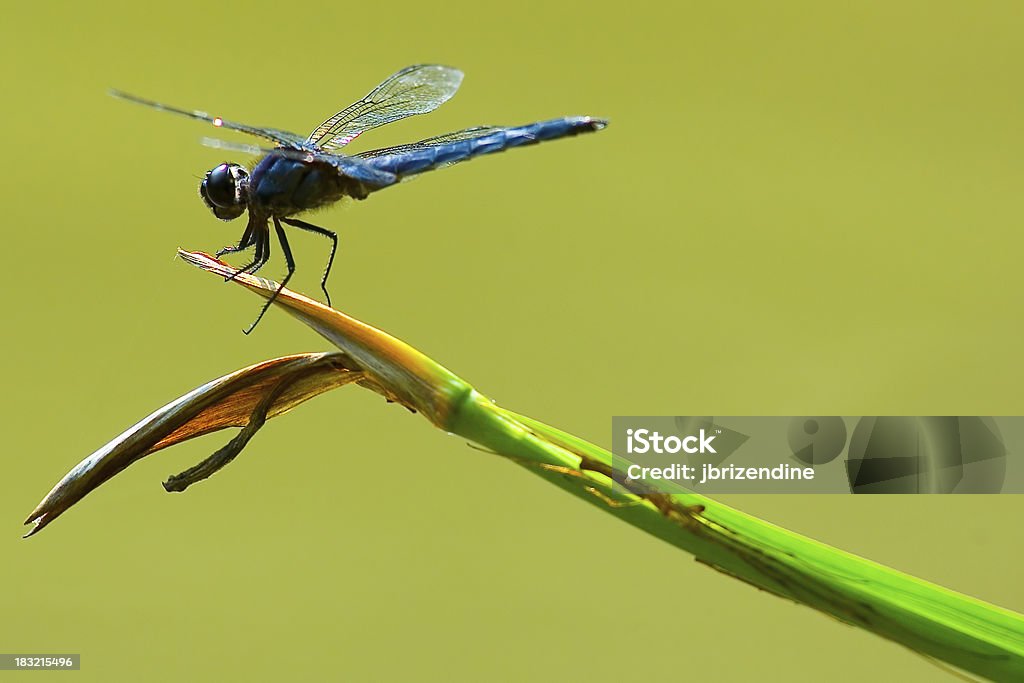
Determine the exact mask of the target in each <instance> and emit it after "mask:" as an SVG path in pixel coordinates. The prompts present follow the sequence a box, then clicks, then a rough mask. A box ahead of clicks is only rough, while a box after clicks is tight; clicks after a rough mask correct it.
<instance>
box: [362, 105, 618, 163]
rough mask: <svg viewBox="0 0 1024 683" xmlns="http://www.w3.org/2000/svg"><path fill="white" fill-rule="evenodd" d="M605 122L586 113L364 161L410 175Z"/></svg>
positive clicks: (590, 128)
mask: <svg viewBox="0 0 1024 683" xmlns="http://www.w3.org/2000/svg"><path fill="white" fill-rule="evenodd" d="M606 125H607V122H606V121H604V120H602V119H594V118H591V117H589V116H566V117H563V118H560V119H551V120H550V121H539V122H537V123H530V124H527V125H525V126H513V127H509V128H500V129H498V130H491V131H489V132H481V135H480V137H473V138H469V139H465V140H457V141H453V142H450V143H447V144H443V143H442V144H436V143H435V144H432V145H430V146H424V147H420V148H417V147H416V145H410V146H409V147H407V148H405V149H401V150H396V151H395V152H394V153H392V154H381V155H380V156H374V157H368V158H366V161H368V162H370V163H371V164H373V166H374V167H376V168H377V169H379V170H381V171H386V172H388V173H393V174H395V175H397V176H410V175H414V174H417V173H423V172H424V171H430V170H432V169H435V168H438V167H440V166H447V165H449V164H455V163H458V162H460V161H465V160H467V159H472V158H474V157H477V156H481V155H484V154H491V153H493V152H501V151H504V150H506V149H511V148H512V147H521V146H523V145H531V144H535V143H538V142H544V141H545V140H555V139H557V138H562V137H567V136H570V135H579V134H580V133H589V132H592V131H596V130H601V129H602V128H604V127H605V126H606ZM424 142H427V141H424Z"/></svg>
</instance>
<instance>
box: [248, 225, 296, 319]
mask: <svg viewBox="0 0 1024 683" xmlns="http://www.w3.org/2000/svg"><path fill="white" fill-rule="evenodd" d="M274 231H275V232H276V233H277V239H278V240H279V241H280V242H281V253H283V254H284V260H285V263H287V264H288V274H287V275H285V276H284V279H283V280H281V283H280V284H279V285H278V286H277V289H275V290H274V293H273V294H272V295H271V296H270V298H269V299H267V301H266V303H264V304H263V308H261V309H260V314H259V315H258V316H256V320H253V321H252V325H249V328H248V329H246V330H242V331H243V332H244V333H245V334H250V333H251V332H252V331H253V330H255V329H256V325H258V324H259V322H260V320H262V319H263V314H264V313H266V312H267V309H268V308H270V304H272V303H274V301H275V300H276V299H277V295H278V294H280V293H281V290H282V289H284V286H285V285H287V284H288V281H289V280H291V279H292V275H293V274H294V273H295V259H294V258H292V248H291V246H289V245H288V236H287V235H285V234H284V228H282V227H281V222H280V221H279V220H278V219H277V218H276V217H275V218H274ZM265 241H266V242H267V245H266V253H267V255H268V257H269V253H270V245H269V242H270V240H269V239H267V240H265ZM257 249H259V246H258V245H257ZM266 262H267V259H266V258H264V259H263V263H266ZM263 263H261V264H260V266H262V265H263ZM258 268H259V266H257V269H258ZM236 275H237V273H236Z"/></svg>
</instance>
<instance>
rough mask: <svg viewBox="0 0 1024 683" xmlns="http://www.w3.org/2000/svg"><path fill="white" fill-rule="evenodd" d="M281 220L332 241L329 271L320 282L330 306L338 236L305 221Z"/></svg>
mask: <svg viewBox="0 0 1024 683" xmlns="http://www.w3.org/2000/svg"><path fill="white" fill-rule="evenodd" d="M281 220H282V221H284V222H285V223H287V224H288V225H290V226H292V227H295V228H299V229H300V230H307V231H309V232H314V233H316V234H317V235H322V236H324V237H326V238H327V239H329V240H331V242H332V244H331V257H330V258H329V259H327V270H325V271H324V277H323V279H322V280H320V289H322V290H324V296H326V297H327V305H328V306H330V305H331V293H330V292H328V291H327V278H328V277H329V276H330V274H331V266H333V265H334V254H335V253H336V252H337V251H338V234H337V233H335V232H332V231H331V230H327V229H326V228H321V227H319V226H316V225H312V224H310V223H307V222H305V221H300V220H299V219H297V218H282V219H281Z"/></svg>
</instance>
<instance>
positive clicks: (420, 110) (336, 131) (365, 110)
mask: <svg viewBox="0 0 1024 683" xmlns="http://www.w3.org/2000/svg"><path fill="white" fill-rule="evenodd" d="M461 84H462V72H461V71H459V70H458V69H453V68H451V67H448V66H441V65H438V64H417V65H415V66H408V67H406V68H404V69H402V70H401V71H399V72H398V73H396V74H394V75H392V76H390V77H389V78H388V79H387V80H385V81H384V82H383V83H381V84H380V85H378V86H377V87H376V88H374V89H373V90H372V91H371V92H370V94H368V95H367V96H366V97H364V98H363V99H361V100H359V101H358V102H356V103H354V104H352V105H350V106H349V107H347V108H345V109H343V110H341V111H339V112H338V113H337V114H335V115H334V116H332V117H331V118H329V119H327V120H326V121H324V122H323V123H321V124H320V125H319V126H317V128H316V130H314V131H313V132H312V133H310V135H309V138H308V139H307V140H306V144H307V145H316V146H317V147H320V148H322V149H324V150H327V151H336V150H339V149H341V148H342V147H344V146H345V145H347V144H348V143H350V142H352V140H354V139H355V138H356V137H357V136H359V135H360V134H361V133H363V132H364V131H367V130H370V129H371V128H376V127H378V126H383V125H385V124H388V123H393V122H395V121H398V120H400V119H404V118H406V117H408V116H415V115H417V114H426V113H427V112H431V111H434V110H435V109H437V108H438V107H440V106H441V105H442V104H444V103H445V102H447V101H448V100H449V99H450V98H451V97H452V95H454V94H455V92H456V91H457V90H458V89H459V85H461Z"/></svg>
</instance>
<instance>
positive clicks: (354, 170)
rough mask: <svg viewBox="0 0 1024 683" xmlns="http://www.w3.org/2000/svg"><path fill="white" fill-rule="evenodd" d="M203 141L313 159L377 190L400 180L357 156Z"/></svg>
mask: <svg viewBox="0 0 1024 683" xmlns="http://www.w3.org/2000/svg"><path fill="white" fill-rule="evenodd" d="M202 143H203V144H204V145H206V146H207V147H212V148H214V149H227V150H231V151H232V152H242V153H243V154H252V155H255V156H262V155H264V154H273V155H275V156H280V157H285V158H286V159H295V160H296V161H302V162H305V163H307V164H309V163H314V162H319V163H322V164H328V165H330V166H333V167H334V169H335V170H337V171H338V172H339V173H341V174H342V175H344V176H346V177H348V178H355V179H356V180H358V181H360V182H362V183H364V184H366V185H367V186H369V187H371V188H374V189H379V188H382V187H387V186H388V185H392V184H394V183H395V182H397V180H398V179H397V178H396V177H395V175H394V174H393V173H389V172H388V171H386V170H383V169H379V168H376V167H375V166H373V165H372V164H371V163H369V162H368V161H365V160H362V159H356V158H355V157H349V156H340V155H337V154H329V153H326V152H321V151H319V150H315V149H298V148H295V147H274V148H272V149H271V148H268V147H260V146H259V145H247V144H244V143H238V142H228V141H227V140H218V139H216V138H203V139H202Z"/></svg>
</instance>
